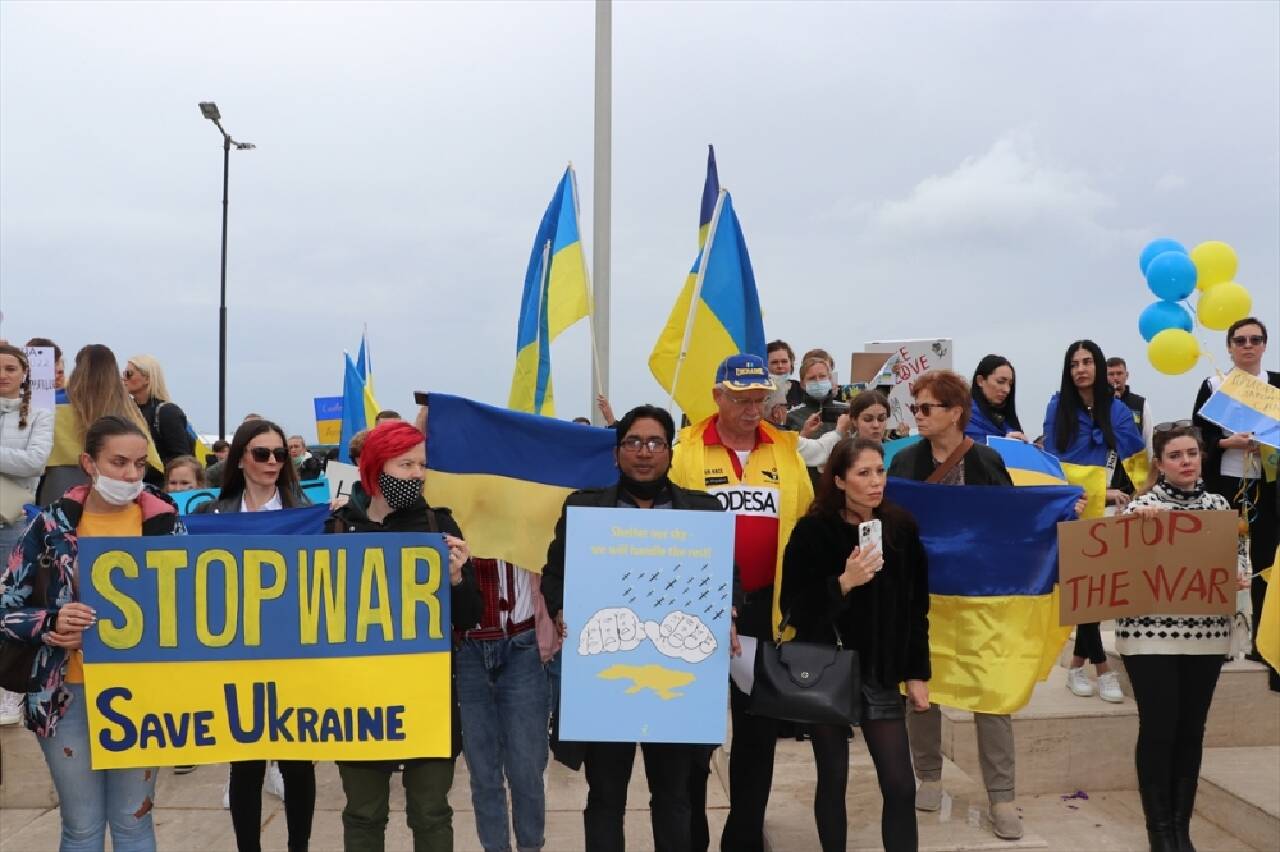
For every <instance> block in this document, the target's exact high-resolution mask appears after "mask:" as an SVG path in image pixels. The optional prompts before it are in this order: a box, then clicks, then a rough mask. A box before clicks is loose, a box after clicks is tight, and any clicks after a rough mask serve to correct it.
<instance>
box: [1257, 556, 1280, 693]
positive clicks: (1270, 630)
mask: <svg viewBox="0 0 1280 852" xmlns="http://www.w3.org/2000/svg"><path fill="white" fill-rule="evenodd" d="M1271 564H1272V565H1273V566H1275V565H1276V564H1280V547H1277V548H1276V553H1275V557H1274V558H1273V559H1272V562H1271ZM1269 570H1270V576H1269V577H1267V593H1266V596H1265V597H1264V598H1263V599H1262V616H1261V618H1260V619H1259V623H1258V653H1259V654H1261V655H1262V658H1263V659H1264V660H1266V661H1267V662H1268V663H1270V664H1271V668H1273V669H1276V670H1277V671H1280V582H1276V581H1275V577H1276V573H1275V568H1274V567H1273V568H1271V569H1269Z"/></svg>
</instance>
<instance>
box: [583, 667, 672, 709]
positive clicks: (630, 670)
mask: <svg viewBox="0 0 1280 852" xmlns="http://www.w3.org/2000/svg"><path fill="white" fill-rule="evenodd" d="M596 677H598V678H601V679H603V680H630V681H631V686H630V687H628V688H627V695H634V694H635V693H637V692H640V691H641V690H644V689H652V690H653V691H654V692H655V693H656V694H657V696H658V697H659V698H661V699H662V700H663V701H670V700H671V699H672V698H679V697H680V696H682V695H684V693H683V692H676V689H678V688H680V687H682V686H688V685H689V684H691V683H693V681H694V680H695V678H694V676H693V674H692V673H690V672H682V671H677V670H676V669H664V668H663V667H662V666H656V665H652V664H650V665H644V666H627V665H622V664H619V665H616V666H609V668H607V669H605V670H604V671H602V672H600V673H599V674H598V675H596Z"/></svg>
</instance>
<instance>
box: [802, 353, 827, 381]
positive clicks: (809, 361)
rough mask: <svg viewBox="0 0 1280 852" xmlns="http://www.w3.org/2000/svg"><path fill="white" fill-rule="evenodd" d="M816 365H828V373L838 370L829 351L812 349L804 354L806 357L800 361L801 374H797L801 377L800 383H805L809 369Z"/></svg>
mask: <svg viewBox="0 0 1280 852" xmlns="http://www.w3.org/2000/svg"><path fill="white" fill-rule="evenodd" d="M814 364H826V365H827V370H828V372H830V371H832V370H834V369H835V368H836V362H835V359H833V358H832V357H831V355H830V354H829V353H828V352H827V350H825V349H810V350H809V351H808V352H806V353H804V357H803V358H801V359H800V372H799V373H797V374H796V375H798V376H799V377H800V381H804V374H805V373H807V372H808V371H809V368H810V367H812V366H813V365H814Z"/></svg>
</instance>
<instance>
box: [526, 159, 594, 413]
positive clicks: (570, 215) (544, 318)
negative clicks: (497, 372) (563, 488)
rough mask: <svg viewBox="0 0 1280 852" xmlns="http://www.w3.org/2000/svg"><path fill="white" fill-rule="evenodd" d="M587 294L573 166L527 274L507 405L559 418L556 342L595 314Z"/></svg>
mask: <svg viewBox="0 0 1280 852" xmlns="http://www.w3.org/2000/svg"><path fill="white" fill-rule="evenodd" d="M587 291H588V287H587V265H586V259H585V257H584V256H583V253H582V237H581V236H580V234H579V232H578V183H577V177H576V176H575V175H574V171H573V166H569V167H568V168H567V169H565V171H564V177H562V178H561V179H560V183H559V185H558V186H556V191H555V194H554V195H553V196H552V197H551V203H550V204H549V205H547V210H546V212H545V213H543V214H542V222H541V224H539V225H538V234H537V236H536V237H534V240H533V250H532V251H531V252H530V254H529V268H528V269H527V270H526V271H525V274H524V295H523V296H522V297H521V299H520V319H519V321H518V323H517V325H516V369H515V375H514V376H512V378H511V396H510V398H509V400H508V402H507V405H508V406H509V407H510V408H512V409H513V410H515V411H527V412H529V413H531V414H545V415H546V416H548V417H554V416H555V413H556V412H555V403H554V400H553V397H552V392H551V341H553V340H555V339H556V338H557V337H559V336H560V333H561V332H562V331H564V330H565V329H566V328H568V327H569V326H571V325H573V324H574V323H575V322H577V321H578V320H580V319H582V318H583V317H585V316H588V315H589V314H590V313H591V302H590V298H589V296H588V293H587Z"/></svg>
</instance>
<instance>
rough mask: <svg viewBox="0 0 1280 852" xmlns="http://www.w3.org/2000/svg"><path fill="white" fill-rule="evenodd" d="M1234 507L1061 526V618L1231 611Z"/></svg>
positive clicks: (1091, 619) (1069, 620) (1093, 619)
mask: <svg viewBox="0 0 1280 852" xmlns="http://www.w3.org/2000/svg"><path fill="white" fill-rule="evenodd" d="M1239 520H1240V518H1239V516H1238V515H1237V514H1236V513H1235V512H1225V511H1224V512H1181V511H1175V512H1161V513H1160V514H1158V515H1156V516H1155V517H1153V518H1142V517H1140V516H1138V515H1136V514H1129V515H1119V516H1116V517H1112V518H1090V519H1088V520H1083V521H1070V522H1067V523H1061V524H1058V551H1059V553H1060V554H1061V560H1060V562H1059V565H1058V576H1059V580H1058V582H1059V587H1060V589H1061V605H1060V607H1059V616H1060V619H1059V620H1060V623H1061V624H1084V623H1092V622H1096V621H1104V620H1106V619H1108V618H1116V617H1118V616H1122V615H1157V614H1179V615H1230V614H1231V613H1232V612H1234V611H1235V602H1236V588H1237V587H1236V572H1237V567H1236V552H1237V551H1236V546H1237V539H1236V535H1237V527H1238V525H1239Z"/></svg>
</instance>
